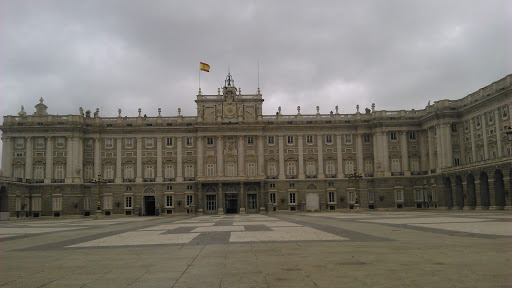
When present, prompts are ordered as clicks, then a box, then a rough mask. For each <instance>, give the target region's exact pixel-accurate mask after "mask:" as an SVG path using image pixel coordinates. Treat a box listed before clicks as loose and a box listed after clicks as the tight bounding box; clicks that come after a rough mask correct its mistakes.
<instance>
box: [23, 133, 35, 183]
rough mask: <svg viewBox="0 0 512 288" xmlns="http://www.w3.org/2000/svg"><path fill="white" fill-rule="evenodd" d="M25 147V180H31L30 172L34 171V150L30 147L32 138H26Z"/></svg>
mask: <svg viewBox="0 0 512 288" xmlns="http://www.w3.org/2000/svg"><path fill="white" fill-rule="evenodd" d="M26 141H27V146H26V150H25V179H29V180H32V172H33V170H34V168H33V163H34V158H33V157H34V151H33V150H34V149H33V147H32V137H30V136H29V137H27V138H26Z"/></svg>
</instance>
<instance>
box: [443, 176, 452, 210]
mask: <svg viewBox="0 0 512 288" xmlns="http://www.w3.org/2000/svg"><path fill="white" fill-rule="evenodd" d="M444 203H445V205H446V207H447V208H452V207H453V199H452V180H451V179H450V177H446V178H444Z"/></svg>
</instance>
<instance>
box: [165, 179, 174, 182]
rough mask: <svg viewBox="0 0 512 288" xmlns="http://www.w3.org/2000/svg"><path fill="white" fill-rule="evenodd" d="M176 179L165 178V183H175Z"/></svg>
mask: <svg viewBox="0 0 512 288" xmlns="http://www.w3.org/2000/svg"><path fill="white" fill-rule="evenodd" d="M174 181H176V178H164V182H174Z"/></svg>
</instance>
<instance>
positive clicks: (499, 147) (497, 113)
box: [494, 108, 503, 157]
mask: <svg viewBox="0 0 512 288" xmlns="http://www.w3.org/2000/svg"><path fill="white" fill-rule="evenodd" d="M494 123H496V128H495V129H496V154H497V155H498V157H501V156H503V145H502V143H501V117H500V109H499V108H498V109H496V110H494Z"/></svg>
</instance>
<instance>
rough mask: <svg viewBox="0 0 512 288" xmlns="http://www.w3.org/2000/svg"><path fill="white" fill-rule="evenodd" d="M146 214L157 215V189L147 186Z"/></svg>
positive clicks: (145, 195)
mask: <svg viewBox="0 0 512 288" xmlns="http://www.w3.org/2000/svg"><path fill="white" fill-rule="evenodd" d="M143 194H144V202H143V204H144V208H143V211H144V216H155V215H156V199H155V189H153V188H146V189H144V192H143Z"/></svg>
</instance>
